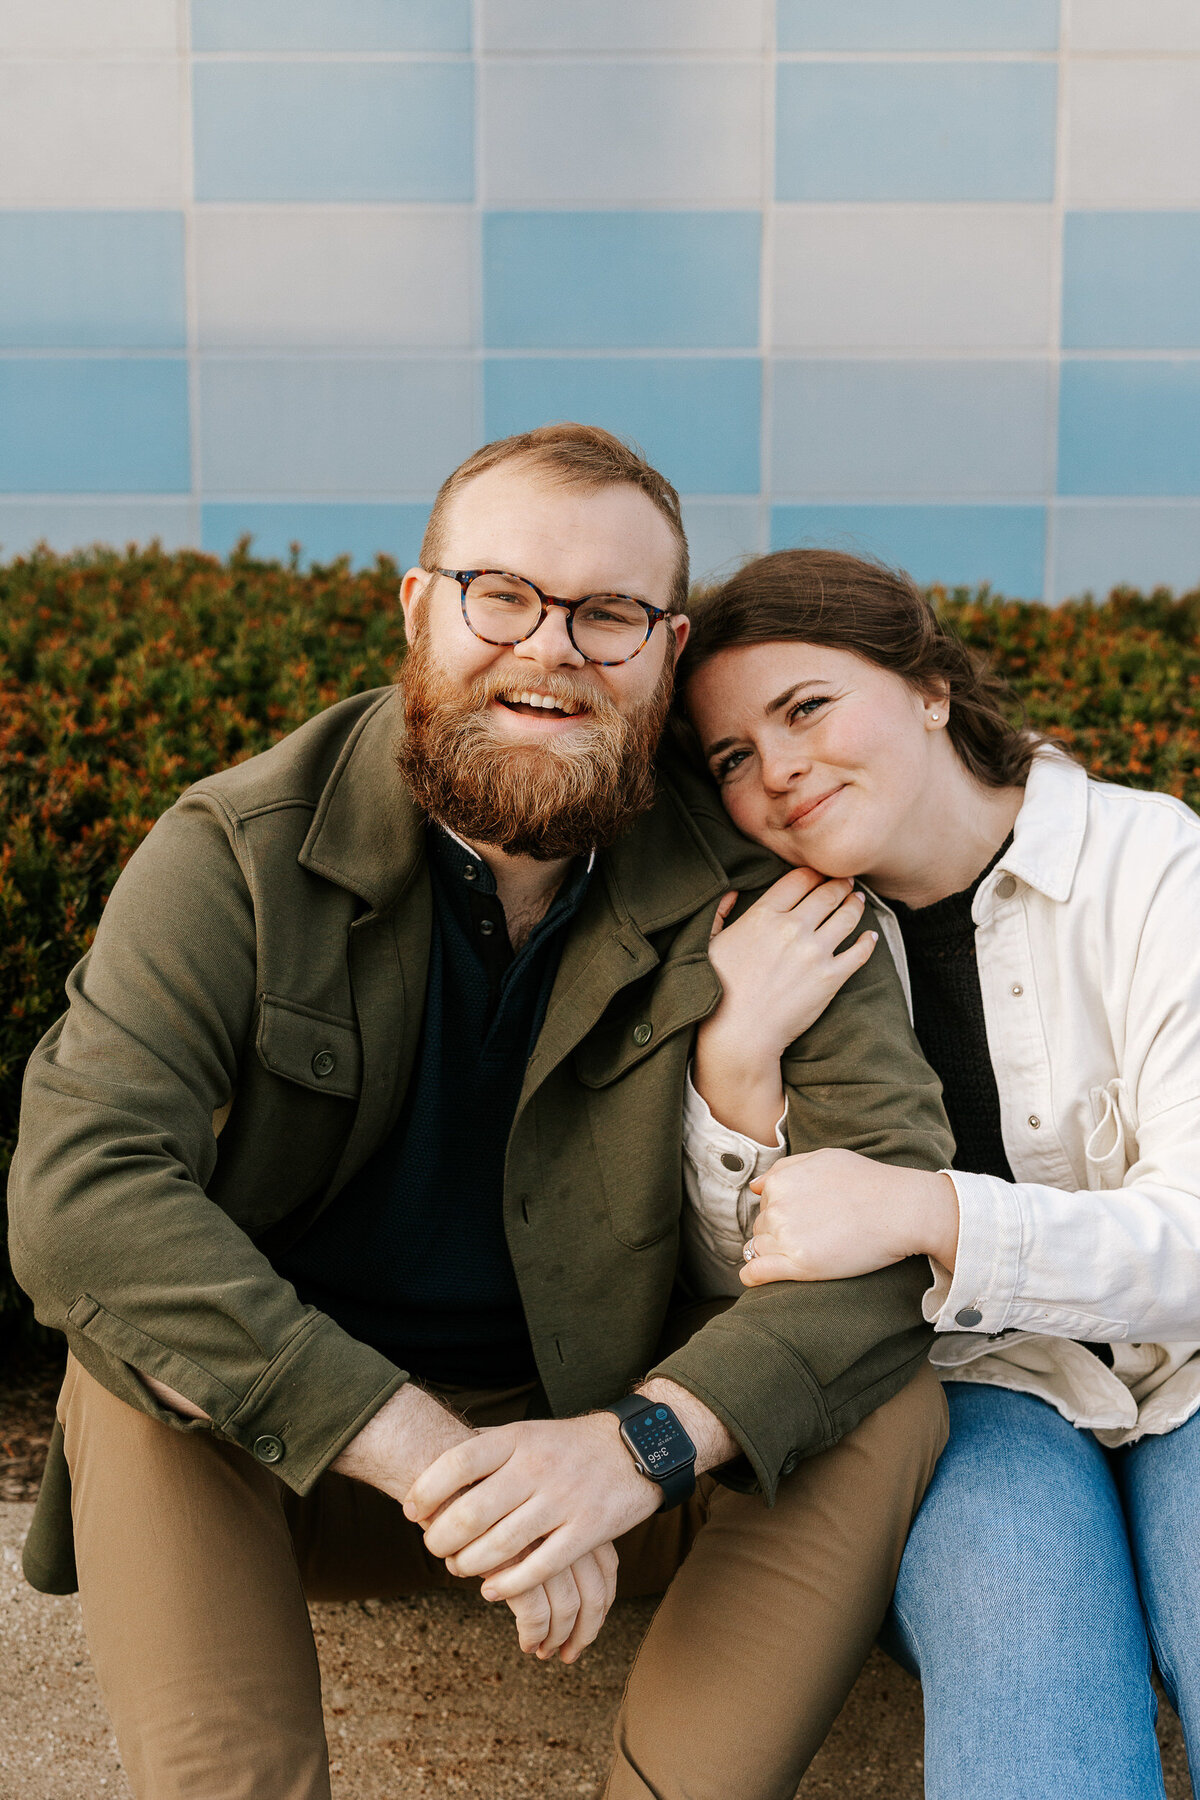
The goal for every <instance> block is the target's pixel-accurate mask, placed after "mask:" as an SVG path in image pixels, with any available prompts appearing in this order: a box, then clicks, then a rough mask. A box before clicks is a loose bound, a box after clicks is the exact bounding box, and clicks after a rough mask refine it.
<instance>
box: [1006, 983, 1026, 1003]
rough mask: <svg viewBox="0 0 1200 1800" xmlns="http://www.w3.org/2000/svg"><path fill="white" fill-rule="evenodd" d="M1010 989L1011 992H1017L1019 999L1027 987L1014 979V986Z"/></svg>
mask: <svg viewBox="0 0 1200 1800" xmlns="http://www.w3.org/2000/svg"><path fill="white" fill-rule="evenodd" d="M1009 991H1010V993H1012V994H1015V995H1016V997H1017V999H1018V1000H1019V999H1020V998H1021V995H1022V994H1023V993H1024V992H1025V989H1024V988H1023V987H1022V986H1021V984H1020V982H1019V981H1014V982H1013V984H1012V987H1011V989H1010V990H1009Z"/></svg>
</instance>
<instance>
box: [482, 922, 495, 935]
mask: <svg viewBox="0 0 1200 1800" xmlns="http://www.w3.org/2000/svg"><path fill="white" fill-rule="evenodd" d="M495 929H496V922H495V920H494V919H480V921H479V935H480V937H491V935H492V933H493V931H495Z"/></svg>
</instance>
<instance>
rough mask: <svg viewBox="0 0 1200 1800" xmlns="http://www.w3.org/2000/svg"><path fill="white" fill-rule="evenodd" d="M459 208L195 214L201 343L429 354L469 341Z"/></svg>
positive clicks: (467, 226) (464, 230)
mask: <svg viewBox="0 0 1200 1800" xmlns="http://www.w3.org/2000/svg"><path fill="white" fill-rule="evenodd" d="M474 264H475V227H474V222H473V220H472V218H471V216H470V214H469V213H468V212H467V211H466V210H465V209H460V210H457V211H449V210H443V209H441V208H435V207H431V208H429V209H427V210H425V209H422V210H420V211H417V210H412V211H409V210H391V209H384V208H378V209H375V208H372V209H370V210H362V211H359V210H357V209H355V208H352V207H288V208H279V209H277V210H276V209H271V210H267V209H263V208H257V209H245V210H243V209H241V208H237V209H227V208H224V207H201V208H199V209H198V210H197V215H196V270H197V284H198V291H199V315H200V342H201V343H202V344H203V345H204V346H205V347H207V348H218V347H220V348H237V349H253V348H258V347H268V346H274V347H279V346H288V347H303V346H315V345H328V346H330V347H333V346H338V347H340V348H352V347H361V348H372V347H380V348H382V347H388V346H405V345H407V346H410V347H412V348H414V349H416V348H419V347H434V346H438V345H467V344H470V343H471V341H472V310H473V309H472V295H473V293H474V285H475V284H474V279H473V273H474Z"/></svg>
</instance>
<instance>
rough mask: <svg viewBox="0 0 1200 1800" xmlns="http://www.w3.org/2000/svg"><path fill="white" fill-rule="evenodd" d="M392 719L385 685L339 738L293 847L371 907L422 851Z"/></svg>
mask: <svg viewBox="0 0 1200 1800" xmlns="http://www.w3.org/2000/svg"><path fill="white" fill-rule="evenodd" d="M398 719H399V700H398V695H397V692H396V690H395V689H394V688H390V689H389V690H388V691H387V692H386V693H385V694H381V695H380V697H379V699H378V700H377V701H376V702H375V704H374V705H373V706H371V707H369V708H368V709H367V711H366V712H365V713H363V714H362V716H361V717H360V718H359V720H358V722H357V724H356V725H355V727H354V729H353V731H352V732H351V733H350V735H349V737H348V738H347V739H346V742H345V743H344V744H343V746H342V750H341V754H340V756H339V757H338V759H337V762H336V763H335V765H334V769H333V773H332V775H331V776H330V777H329V780H328V781H327V782H326V783H325V786H324V788H323V790H322V793H321V798H320V800H319V801H318V802H317V810H316V812H315V814H314V815H313V821H312V824H311V825H310V826H309V828H308V835H307V837H306V838H305V840H304V843H303V844H302V846H301V848H300V866H301V867H302V868H305V869H311V870H312V872H313V874H314V875H322V876H324V878H325V880H326V881H333V882H336V883H337V885H338V886H339V887H343V888H348V889H349V891H350V892H351V893H352V894H358V895H360V896H361V898H362V899H364V900H366V901H367V902H368V903H369V904H370V905H371V907H372V908H373V909H374V910H375V911H376V912H383V911H384V910H385V909H386V908H387V907H389V906H390V905H392V903H393V902H394V901H395V900H397V899H398V898H399V896H400V895H401V894H402V893H403V891H404V889H405V887H406V886H407V884H408V882H409V880H410V879H411V877H412V874H413V872H414V870H415V869H417V868H418V867H419V866H420V865H421V863H422V862H423V860H424V855H425V815H424V814H423V813H422V812H420V811H419V809H418V808H417V807H416V806H415V805H414V803H413V800H412V797H411V795H410V794H409V792H408V789H407V788H406V787H405V785H404V783H403V781H402V780H401V778H400V772H399V770H398V769H397V767H396V759H395V756H394V755H393V749H392V747H393V744H394V742H395V735H396V726H397V722H398Z"/></svg>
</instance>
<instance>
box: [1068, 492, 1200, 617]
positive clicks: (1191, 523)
mask: <svg viewBox="0 0 1200 1800" xmlns="http://www.w3.org/2000/svg"><path fill="white" fill-rule="evenodd" d="M1054 511H1055V525H1054V552H1053V564H1054V568H1053V577H1052V597H1053V598H1054V599H1055V600H1068V599H1070V598H1071V597H1072V596H1073V595H1076V594H1084V593H1089V592H1090V593H1093V594H1095V595H1097V596H1098V597H1103V596H1104V595H1106V594H1107V593H1108V591H1109V589H1110V588H1114V587H1117V586H1120V585H1122V584H1126V583H1127V584H1128V585H1129V586H1131V587H1138V588H1141V589H1142V590H1143V591H1144V592H1146V593H1149V592H1150V591H1151V590H1152V589H1153V588H1156V587H1169V588H1174V589H1175V591H1176V593H1180V594H1183V593H1188V592H1195V590H1196V589H1197V588H1198V587H1200V500H1198V501H1187V502H1184V503H1183V504H1182V505H1175V506H1171V505H1164V504H1163V502H1162V501H1157V500H1134V501H1130V502H1128V503H1125V504H1122V503H1121V502H1120V501H1114V500H1102V501H1100V502H1099V504H1097V503H1095V502H1091V503H1089V502H1087V501H1071V500H1059V501H1057V502H1056V503H1055V508H1054Z"/></svg>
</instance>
